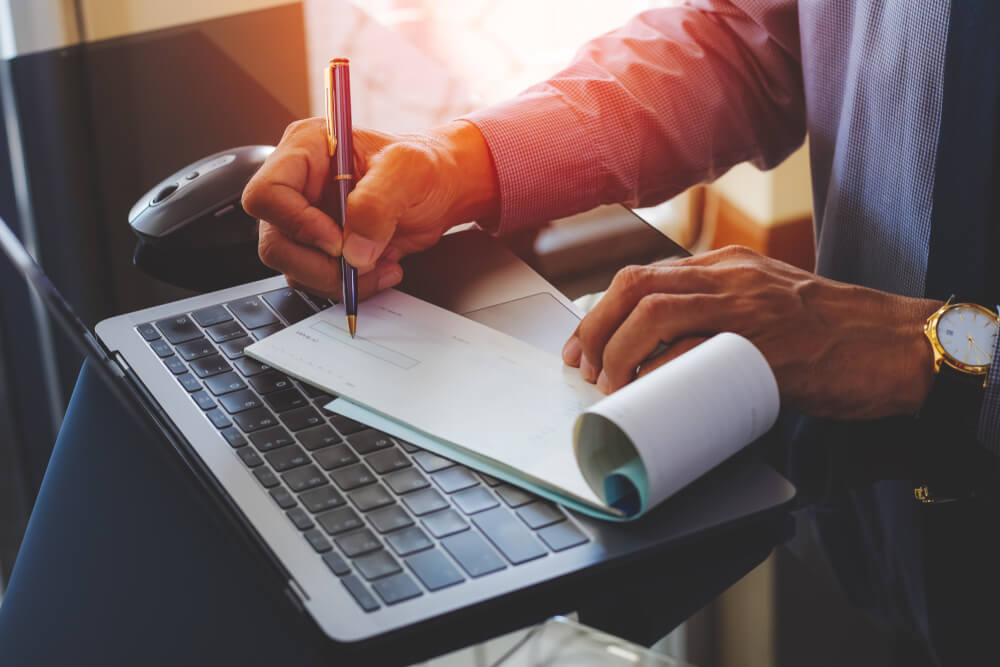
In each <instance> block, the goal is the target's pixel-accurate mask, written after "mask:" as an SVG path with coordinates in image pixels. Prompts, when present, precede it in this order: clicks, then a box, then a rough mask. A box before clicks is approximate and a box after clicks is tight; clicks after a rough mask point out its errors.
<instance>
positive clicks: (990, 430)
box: [979, 308, 1000, 456]
mask: <svg viewBox="0 0 1000 667" xmlns="http://www.w3.org/2000/svg"><path fill="white" fill-rule="evenodd" d="M998 310H1000V308H998ZM998 354H1000V336H997V342H996V344H995V345H994V348H993V363H991V364H990V370H989V372H988V373H987V375H986V392H985V394H984V395H983V407H982V409H981V410H980V412H979V442H981V443H982V444H983V446H985V447H986V449H988V450H990V451H991V452H993V454H994V455H996V456H1000V357H998V356H997V355H998Z"/></svg>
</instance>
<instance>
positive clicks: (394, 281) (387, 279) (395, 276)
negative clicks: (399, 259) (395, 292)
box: [378, 266, 403, 290]
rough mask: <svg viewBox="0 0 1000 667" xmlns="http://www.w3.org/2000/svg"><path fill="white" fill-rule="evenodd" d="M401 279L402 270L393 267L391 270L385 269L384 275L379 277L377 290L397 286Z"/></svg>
mask: <svg viewBox="0 0 1000 667" xmlns="http://www.w3.org/2000/svg"><path fill="white" fill-rule="evenodd" d="M402 279H403V269H401V268H399V267H398V266H394V267H392V268H391V269H387V270H386V272H385V273H383V274H382V275H381V276H379V279H378V288H379V289H380V290H383V289H388V288H390V287H394V286H396V285H398V284H399V281H401V280H402Z"/></svg>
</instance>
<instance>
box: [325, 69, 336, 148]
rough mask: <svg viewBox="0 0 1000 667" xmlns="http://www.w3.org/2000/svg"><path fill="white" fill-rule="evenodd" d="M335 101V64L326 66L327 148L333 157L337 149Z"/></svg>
mask: <svg viewBox="0 0 1000 667" xmlns="http://www.w3.org/2000/svg"><path fill="white" fill-rule="evenodd" d="M334 104H335V101H334V99H333V66H328V67H327V68H326V148H327V151H328V152H329V154H330V157H331V158H332V157H333V156H334V154H335V153H336V151H337V135H336V133H335V131H334V128H335V127H336V124H335V121H334V118H335V113H334V112H335V111H336V109H334Z"/></svg>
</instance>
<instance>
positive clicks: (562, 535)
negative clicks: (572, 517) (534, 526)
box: [538, 521, 590, 551]
mask: <svg viewBox="0 0 1000 667" xmlns="http://www.w3.org/2000/svg"><path fill="white" fill-rule="evenodd" d="M538 536H539V537H540V538H542V540H543V541H544V542H545V543H546V544H547V545H549V548H550V549H552V550H553V551H563V550H565V549H569V548H570V547H575V546H579V545H581V544H583V543H585V542H589V541H590V538H588V537H587V536H586V535H585V534H584V533H583V531H581V530H580V529H579V528H577V527H576V526H574V525H573V524H572V523H571V522H569V521H563V522H562V523H557V524H556V525H554V526H549V527H547V528H542V529H541V530H539V531H538Z"/></svg>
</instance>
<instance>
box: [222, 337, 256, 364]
mask: <svg viewBox="0 0 1000 667" xmlns="http://www.w3.org/2000/svg"><path fill="white" fill-rule="evenodd" d="M253 343H254V340H253V338H250V336H245V337H243V338H237V339H235V340H227V341H226V342H225V343H222V344H221V345H219V349H220V350H222V354H224V355H226V358H227V359H237V358H239V357H242V356H243V350H244V348H246V347H247V346H248V345H253Z"/></svg>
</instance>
